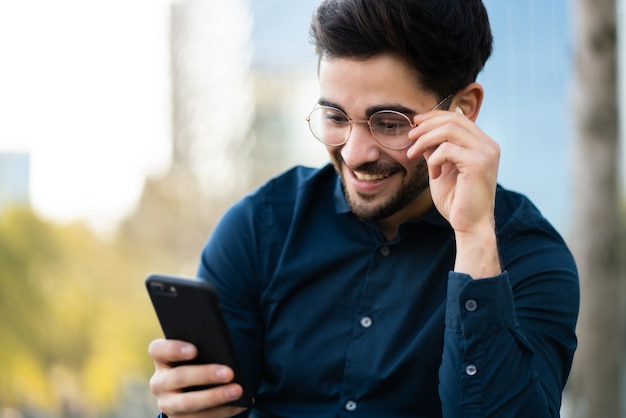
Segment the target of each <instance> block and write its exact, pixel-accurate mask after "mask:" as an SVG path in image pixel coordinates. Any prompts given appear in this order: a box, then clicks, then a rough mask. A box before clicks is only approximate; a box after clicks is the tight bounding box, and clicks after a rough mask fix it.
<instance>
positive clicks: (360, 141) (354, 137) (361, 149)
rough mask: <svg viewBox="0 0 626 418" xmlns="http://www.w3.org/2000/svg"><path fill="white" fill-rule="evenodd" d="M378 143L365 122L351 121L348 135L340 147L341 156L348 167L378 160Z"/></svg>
mask: <svg viewBox="0 0 626 418" xmlns="http://www.w3.org/2000/svg"><path fill="white" fill-rule="evenodd" d="M379 147H380V144H379V143H378V141H376V138H374V135H372V132H371V131H370V128H369V125H368V124H367V122H361V121H359V122H356V123H354V122H353V123H352V129H351V130H350V136H349V137H348V140H347V141H346V143H345V144H343V146H342V147H341V158H343V161H345V163H346V164H348V165H349V166H350V167H359V166H360V165H362V164H364V163H368V162H372V161H376V160H378V158H379V156H380V148H379Z"/></svg>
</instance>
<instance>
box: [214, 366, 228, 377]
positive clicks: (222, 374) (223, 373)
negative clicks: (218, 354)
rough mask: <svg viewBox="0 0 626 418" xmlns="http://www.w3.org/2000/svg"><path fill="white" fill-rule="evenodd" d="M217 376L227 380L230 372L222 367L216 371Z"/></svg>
mask: <svg viewBox="0 0 626 418" xmlns="http://www.w3.org/2000/svg"><path fill="white" fill-rule="evenodd" d="M215 375H216V376H217V378H218V379H227V378H228V376H229V370H228V369H227V368H226V367H220V368H219V369H217V370H216V371H215Z"/></svg>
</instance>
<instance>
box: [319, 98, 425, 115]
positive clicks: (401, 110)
mask: <svg viewBox="0 0 626 418" xmlns="http://www.w3.org/2000/svg"><path fill="white" fill-rule="evenodd" d="M317 103H318V104H319V105H320V106H328V107H334V108H336V109H339V110H341V111H342V112H343V113H345V114H348V113H347V112H346V111H345V109H344V108H343V107H341V106H340V105H338V104H337V103H333V102H331V101H330V100H326V99H324V98H320V99H319V100H318V101H317ZM381 110H393V111H395V112H398V113H402V114H404V115H406V116H408V117H410V118H412V117H413V116H415V115H417V112H416V111H415V110H413V109H410V108H408V107H406V106H402V105H401V104H398V103H390V104H381V105H376V106H370V107H368V108H367V109H365V117H367V118H369V117H370V116H372V115H373V114H374V113H376V112H380V111H381Z"/></svg>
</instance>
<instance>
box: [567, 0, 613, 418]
mask: <svg viewBox="0 0 626 418" xmlns="http://www.w3.org/2000/svg"><path fill="white" fill-rule="evenodd" d="M575 4H576V6H577V10H576V17H577V19H578V21H577V24H576V25H574V28H575V30H576V37H577V39H576V76H577V78H576V83H575V85H574V86H573V87H574V92H575V113H574V115H575V117H574V118H573V119H574V120H575V122H576V126H575V136H576V138H575V139H576V143H575V149H576V160H575V165H574V168H575V174H574V184H575V190H574V211H573V234H572V242H571V244H572V249H573V251H574V255H575V257H576V260H577V263H578V268H579V273H580V280H581V312H580V318H579V322H578V337H579V348H578V351H577V352H576V356H575V359H574V369H573V376H572V381H571V389H572V395H573V396H572V398H573V399H572V401H573V405H572V409H573V413H574V415H573V416H574V417H576V418H577V417H581V418H582V417H585V418H589V417H593V418H605V417H606V418H609V417H610V418H619V417H621V416H622V415H621V413H620V407H621V400H620V399H621V393H622V390H621V371H622V359H623V350H622V339H623V334H624V328H623V325H622V324H623V321H622V317H623V315H622V308H621V307H622V303H621V302H622V297H621V295H622V285H621V283H620V282H621V280H622V272H621V269H620V254H619V248H620V246H619V234H620V228H619V225H620V222H619V209H618V208H619V198H618V181H617V179H618V173H619V169H618V150H619V149H618V111H617V31H616V14H617V10H616V4H615V0H576V1H575Z"/></svg>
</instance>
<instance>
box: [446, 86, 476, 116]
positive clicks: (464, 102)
mask: <svg viewBox="0 0 626 418" xmlns="http://www.w3.org/2000/svg"><path fill="white" fill-rule="evenodd" d="M484 96H485V90H484V89H483V86H481V85H480V84H479V83H476V82H473V83H470V84H468V85H467V86H465V87H464V88H462V89H461V90H459V91H458V92H457V94H456V95H455V98H454V100H453V101H452V105H451V106H450V109H457V108H460V109H461V110H462V111H463V114H464V115H465V116H466V117H467V118H469V119H471V120H472V122H476V119H478V113H480V106H481V105H482V103H483V97H484ZM457 111H458V110H457Z"/></svg>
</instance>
